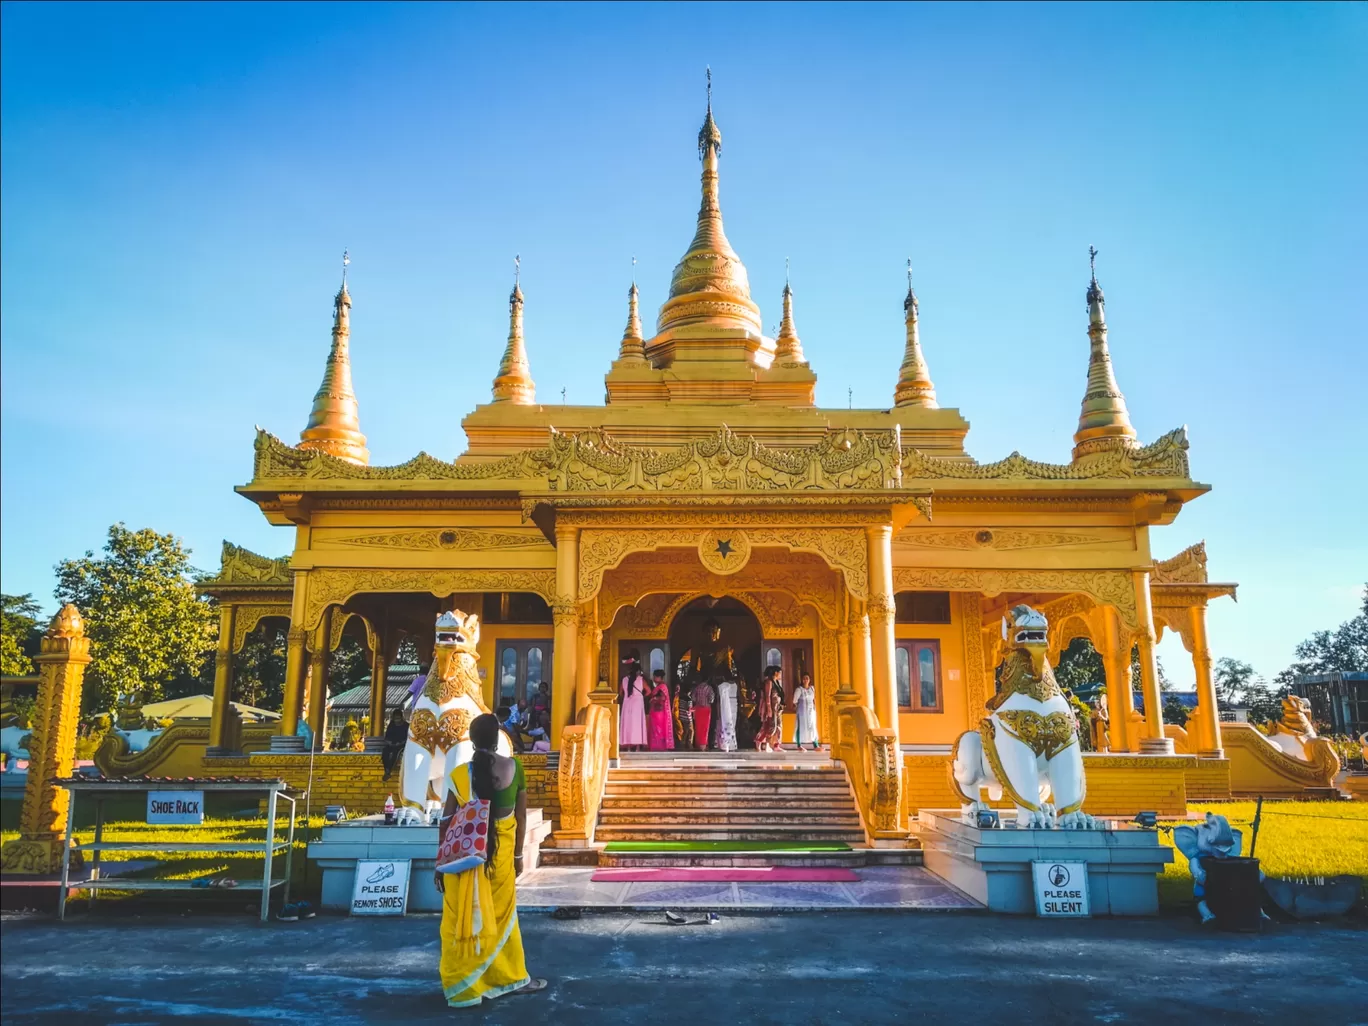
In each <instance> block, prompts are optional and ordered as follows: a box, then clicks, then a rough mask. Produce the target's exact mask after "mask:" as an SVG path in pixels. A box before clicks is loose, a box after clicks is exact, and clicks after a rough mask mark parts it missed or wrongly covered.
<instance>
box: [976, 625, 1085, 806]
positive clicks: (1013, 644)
mask: <svg viewBox="0 0 1368 1026" xmlns="http://www.w3.org/2000/svg"><path fill="white" fill-rule="evenodd" d="M1048 626H1049V625H1048V623H1047V621H1046V619H1045V617H1044V615H1043V614H1041V613H1040V612H1038V611H1037V610H1035V609H1032V608H1031V607H1030V606H1016V607H1014V608H1013V609H1012V611H1011V613H1010V614H1009V615H1008V619H1006V620H1004V621H1003V638H1004V639H1005V641H1006V645H1007V651H1006V654H1005V655H1004V656H1003V661H1002V688H1001V690H1000V691H999V692H998V694H997V695H996V696H995V697H993V698H992V699H990V700H989V702H988V706H987V708H988V716H987V718H986V719H984V720H983V721H982V723H981V724H980V725H979V729H978V730H977V731H972V730H971V731H966V732H965V733H963V734H961V735H960V737H959V740H958V741H956V742H955V749H954V753H953V756H952V762H951V776H952V780H953V783H954V785H955V789H956V790H957V791H958V792H959V795H960V797H961V798H962V799H963V801H964V804H963V806H962V807H961V812H962V813H963V814H964V815H965V817H972V816H973V815H974V814H975V813H977V812H978V811H980V810H982V809H986V808H988V806H987V805H986V804H984V803H983V802H982V801H980V788H985V787H986V788H987V789H988V796H989V798H990V799H991V800H992V801H998V800H1000V799H1001V798H1002V795H1003V794H1004V793H1006V794H1007V796H1008V797H1009V798H1011V800H1012V801H1013V802H1014V803H1015V804H1016V809H1017V816H1016V825H1017V826H1018V827H1021V828H1023V829H1044V828H1054V827H1059V828H1063V829H1065V830H1095V829H1101V824H1100V823H1099V822H1098V821H1097V820H1095V819H1094V818H1093V817H1092V816H1089V815H1088V814H1087V813H1086V812H1084V811H1083V797H1084V794H1085V793H1086V788H1085V787H1084V782H1083V753H1082V750H1081V749H1080V747H1079V744H1078V721H1077V719H1076V718H1075V717H1074V714H1073V710H1072V709H1070V708H1069V703H1068V701H1067V700H1066V699H1065V698H1064V695H1063V692H1061V691H1060V690H1059V684H1058V683H1056V681H1055V678H1054V672H1053V671H1052V670H1051V669H1050V664H1049V661H1048V660H1047V659H1046V658H1045V650H1046V648H1047V637H1046V628H1047V627H1048ZM1051 798H1053V804H1051V802H1050V801H1049V800H1048V799H1051Z"/></svg>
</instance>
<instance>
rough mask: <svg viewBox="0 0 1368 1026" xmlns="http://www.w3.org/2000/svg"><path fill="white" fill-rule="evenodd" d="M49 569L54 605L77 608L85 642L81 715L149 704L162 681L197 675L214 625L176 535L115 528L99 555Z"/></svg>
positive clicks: (159, 691)
mask: <svg viewBox="0 0 1368 1026" xmlns="http://www.w3.org/2000/svg"><path fill="white" fill-rule="evenodd" d="M56 572H57V588H56V597H57V600H58V601H59V602H74V603H75V604H76V608H78V609H79V610H80V611H81V614H82V615H83V616H84V617H85V619H86V633H87V635H89V637H90V640H91V653H90V654H91V664H90V668H89V669H88V670H87V671H86V687H85V693H84V699H83V702H82V705H83V706H84V707H85V708H86V709H87V710H92V709H107V708H111V707H113V706H114V705H115V704H116V703H118V702H119V701H125V702H127V701H133V702H137V703H145V702H154V701H156V700H157V699H158V698H160V697H161V695H162V693H163V688H164V687H165V686H166V684H167V683H168V682H170V681H172V680H174V679H175V678H177V677H178V676H181V675H183V674H188V675H190V676H194V675H196V674H198V673H199V672H200V669H201V667H202V666H203V665H204V661H205V657H206V656H207V655H208V654H209V651H210V649H211V648H212V647H213V645H214V641H215V634H216V633H217V626H218V625H217V621H216V618H215V617H214V614H213V609H212V607H211V605H210V604H209V603H208V602H207V601H205V600H204V599H201V598H200V597H199V596H198V595H196V594H195V587H194V584H193V582H192V578H191V574H192V569H191V566H190V552H189V550H188V549H186V548H185V547H184V546H183V545H182V544H181V542H180V539H179V538H177V537H176V536H175V535H171V534H157V533H156V532H155V531H153V530H151V529H149V528H143V529H142V530H140V531H130V530H129V529H128V528H127V527H125V526H124V525H123V524H121V523H120V524H114V525H113V526H112V527H110V529H109V537H108V539H107V540H106V541H105V546H104V552H103V555H101V556H96V555H95V554H94V553H93V552H89V551H87V552H86V554H85V555H84V556H83V557H81V558H80V559H68V560H63V561H62V562H61V563H58V564H57V567H56Z"/></svg>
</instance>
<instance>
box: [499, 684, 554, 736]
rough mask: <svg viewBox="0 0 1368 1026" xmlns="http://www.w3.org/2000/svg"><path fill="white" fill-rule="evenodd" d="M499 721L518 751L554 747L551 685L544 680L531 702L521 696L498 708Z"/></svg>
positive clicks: (538, 686)
mask: <svg viewBox="0 0 1368 1026" xmlns="http://www.w3.org/2000/svg"><path fill="white" fill-rule="evenodd" d="M499 722H500V723H501V724H502V725H503V728H504V730H506V731H508V736H509V737H511V738H512V739H513V750H514V751H516V752H549V751H550V750H551V685H550V684H548V683H546V681H542V682H541V683H540V684H538V685H537V691H536V693H535V694H534V695H533V696H532V700H531V702H529V701H528V700H527V699H526V698H520V699H518V700H517V701H516V702H515V703H514V704H513V705H509V706H502V707H501V708H500V709H499Z"/></svg>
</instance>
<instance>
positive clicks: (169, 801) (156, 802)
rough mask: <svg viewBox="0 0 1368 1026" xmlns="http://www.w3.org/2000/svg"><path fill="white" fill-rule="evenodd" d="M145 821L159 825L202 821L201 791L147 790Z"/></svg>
mask: <svg viewBox="0 0 1368 1026" xmlns="http://www.w3.org/2000/svg"><path fill="white" fill-rule="evenodd" d="M147 822H148V823H151V824H156V825H159V826H167V825H171V824H184V823H203V822H204V792H203V791H148V792H147Z"/></svg>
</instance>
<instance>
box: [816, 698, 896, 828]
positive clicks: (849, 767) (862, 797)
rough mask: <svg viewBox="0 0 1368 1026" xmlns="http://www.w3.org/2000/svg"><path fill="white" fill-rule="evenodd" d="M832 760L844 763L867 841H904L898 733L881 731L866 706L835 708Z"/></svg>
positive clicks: (855, 705) (852, 705)
mask: <svg viewBox="0 0 1368 1026" xmlns="http://www.w3.org/2000/svg"><path fill="white" fill-rule="evenodd" d="M832 758H833V759H836V760H839V761H840V762H841V763H843V764H844V765H845V768H846V772H847V773H848V774H849V776H850V784H851V787H853V788H854V790H855V801H856V804H857V805H858V807H859V809H860V817H861V819H863V820H864V825H865V833H866V834H867V835H868V838H869V840H870V841H871V842H872V843H874V844H875V845H878V844H881V843H882V844H897V843H901V842H904V841H906V839H907V824H906V822H905V820H904V818H903V812H902V762H903V760H902V750H901V749H900V748H899V746H898V734H897V731H895V730H890V729H888V728H886V727H880V726H879V723H878V720H877V719H876V718H875V716H874V711H873V710H872V709H870V708H868V707H867V706H864V705H858V704H848V705H841V706H838V707H837V710H836V738H835V743H834V744H833V745H832Z"/></svg>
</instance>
